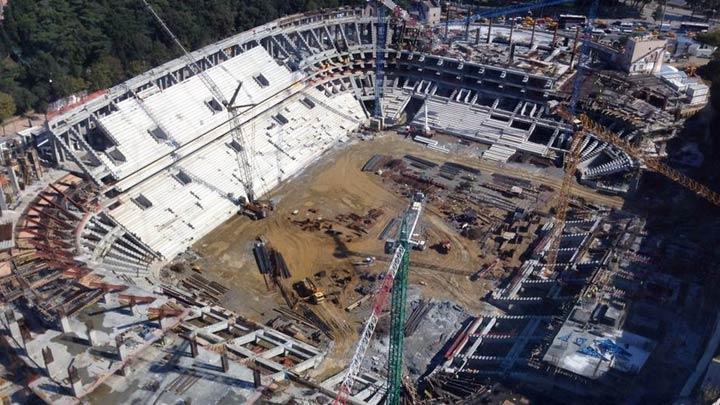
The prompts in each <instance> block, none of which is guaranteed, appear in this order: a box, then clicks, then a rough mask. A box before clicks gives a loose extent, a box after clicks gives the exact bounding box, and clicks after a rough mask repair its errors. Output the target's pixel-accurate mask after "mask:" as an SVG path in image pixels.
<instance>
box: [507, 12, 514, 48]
mask: <svg viewBox="0 0 720 405" xmlns="http://www.w3.org/2000/svg"><path fill="white" fill-rule="evenodd" d="M514 31H515V19H514V18H513V19H512V20H510V37H509V38H508V42H509V43H511V44H512V36H513V32H514Z"/></svg>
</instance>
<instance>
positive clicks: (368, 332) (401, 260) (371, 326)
mask: <svg viewBox="0 0 720 405" xmlns="http://www.w3.org/2000/svg"><path fill="white" fill-rule="evenodd" d="M421 196H422V195H420V194H419V195H417V196H416V198H414V199H413V202H412V203H411V205H410V208H408V209H407V210H405V211H404V212H403V214H402V218H401V221H400V229H399V232H398V237H397V239H396V241H397V242H398V243H397V246H396V247H395V253H394V254H393V258H392V260H391V261H390V266H389V268H388V271H387V272H386V273H385V276H384V277H383V280H382V283H381V284H380V288H378V290H377V292H376V293H375V300H374V302H373V309H372V312H371V313H370V317H369V318H368V319H367V321H366V322H365V327H364V328H363V332H362V334H361V335H360V341H359V342H358V345H357V347H356V348H355V354H354V355H353V358H352V361H351V362H350V365H349V366H348V370H347V373H346V374H345V377H344V378H343V382H342V384H341V385H340V388H339V389H338V394H337V397H336V398H335V401H334V403H335V404H345V403H347V400H348V398H349V396H350V393H351V390H352V386H353V383H354V382H355V378H356V377H357V376H358V374H359V373H360V367H361V366H362V362H363V359H364V358H365V352H366V351H367V348H368V346H369V345H370V340H371V339H372V336H373V334H374V332H375V326H376V325H377V322H378V319H379V318H380V314H381V313H382V311H383V309H384V307H385V303H386V302H387V300H388V296H389V295H391V291H392V298H391V300H392V306H391V308H390V313H391V318H392V324H391V327H390V336H391V337H390V350H391V354H392V353H393V350H395V353H396V354H399V357H392V355H391V357H389V358H388V383H389V384H388V401H387V403H393V402H390V401H391V400H390V398H391V395H392V392H393V391H395V392H397V394H398V395H397V396H396V398H397V399H398V400H399V393H400V388H401V387H402V378H400V379H397V381H396V379H395V374H393V373H392V372H391V370H392V369H398V370H401V371H402V343H403V342H402V338H404V335H401V338H400V341H399V346H398V341H397V339H395V332H396V331H397V330H398V324H396V322H395V320H396V319H400V323H399V331H400V333H401V334H402V333H403V330H404V318H405V317H404V315H403V316H402V318H396V315H400V314H399V313H398V311H402V313H404V311H405V305H404V297H405V296H406V295H407V273H408V269H409V265H410V244H411V240H410V239H411V238H412V235H413V233H414V232H415V228H416V227H417V224H418V222H419V220H420V214H421V213H422V202H421V199H422V198H421ZM399 294H402V297H403V300H402V301H400V298H401V296H400V295H399ZM400 303H402V305H400ZM396 308H397V309H396ZM393 342H394V343H393ZM393 348H394V349H393ZM398 360H399V364H398V363H397V361H398ZM391 379H392V381H393V382H391ZM395 384H397V386H395ZM394 403H397V401H396V402H394Z"/></svg>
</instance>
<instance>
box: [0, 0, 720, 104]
mask: <svg viewBox="0 0 720 405" xmlns="http://www.w3.org/2000/svg"><path fill="white" fill-rule="evenodd" d="M603 1H606V0H603ZM607 1H616V0H607ZM719 1H720V0H719ZM365 3H366V1H365V0H292V1H289V0H204V1H197V0H152V4H153V7H154V8H155V9H156V10H157V12H158V13H159V14H160V15H161V16H162V18H163V19H164V20H165V21H166V22H167V24H168V26H170V27H171V28H172V30H173V31H174V32H175V33H176V34H177V36H178V38H179V39H180V41H181V42H182V43H183V44H184V45H185V46H186V47H187V48H190V49H196V48H199V47H201V46H204V45H207V44H208V43H211V42H214V41H217V40H219V39H221V38H225V37H228V36H230V35H232V34H234V33H237V32H240V31H244V30H247V29H250V28H252V27H254V26H257V25H261V24H264V23H266V22H268V21H270V20H273V19H275V18H278V17H281V16H283V15H287V14H293V13H299V12H303V11H308V10H314V9H318V8H326V7H338V6H344V5H354V6H358V5H363V4H365ZM4 18H5V19H4V21H3V23H2V24H0V91H2V92H5V93H7V94H10V95H11V96H12V97H13V98H14V100H15V103H16V107H17V110H18V111H19V112H24V111H26V110H28V109H30V108H35V109H36V110H38V111H42V110H43V108H44V107H45V106H46V105H47V103H48V102H49V101H51V100H54V99H57V98H61V97H65V96H67V95H69V94H71V93H75V92H77V91H79V90H94V89H99V88H106V87H109V86H112V85H113V84H116V83H117V82H118V81H120V80H123V79H125V78H128V77H131V76H135V75H138V74H140V73H142V72H144V71H147V70H148V69H149V68H151V67H152V66H157V65H160V64H162V63H163V62H166V61H167V60H169V59H171V58H175V57H178V56H179V50H178V49H177V47H176V46H175V44H174V43H172V41H171V40H170V39H169V38H168V37H167V35H166V34H165V32H163V30H162V29H161V28H160V27H159V26H158V23H157V21H155V19H154V18H153V17H152V16H151V15H150V14H149V13H148V11H147V10H146V9H145V8H144V6H143V5H142V2H141V1H139V0H42V1H38V0H12V1H10V2H9V3H8V5H7V6H6V7H5V9H4ZM6 62H9V63H6Z"/></svg>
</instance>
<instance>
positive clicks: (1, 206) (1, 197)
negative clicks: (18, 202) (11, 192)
mask: <svg viewBox="0 0 720 405" xmlns="http://www.w3.org/2000/svg"><path fill="white" fill-rule="evenodd" d="M8 209H9V208H8V205H7V201H6V200H5V191H4V190H3V189H2V187H0V215H2V212H3V211H7V210H8Z"/></svg>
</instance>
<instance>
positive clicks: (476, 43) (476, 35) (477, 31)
mask: <svg viewBox="0 0 720 405" xmlns="http://www.w3.org/2000/svg"><path fill="white" fill-rule="evenodd" d="M475 45H480V28H479V27H478V29H477V30H475Z"/></svg>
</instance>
